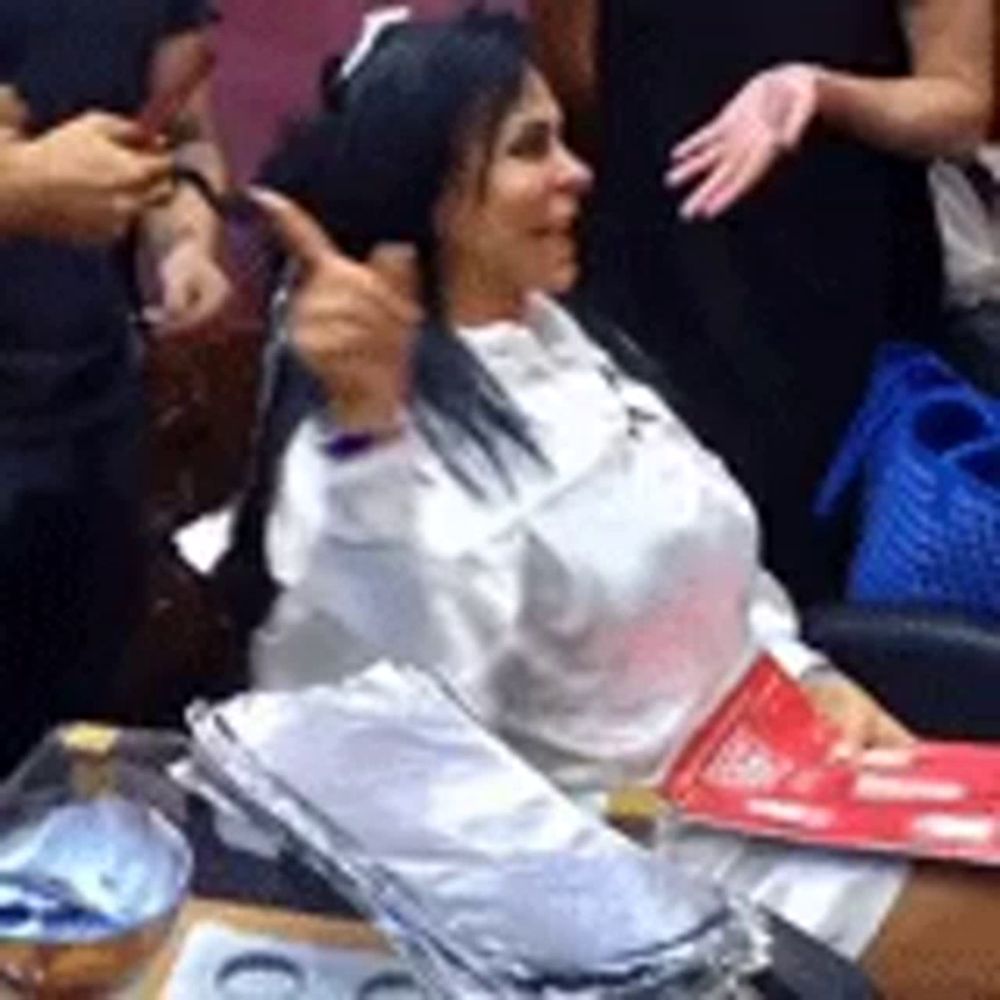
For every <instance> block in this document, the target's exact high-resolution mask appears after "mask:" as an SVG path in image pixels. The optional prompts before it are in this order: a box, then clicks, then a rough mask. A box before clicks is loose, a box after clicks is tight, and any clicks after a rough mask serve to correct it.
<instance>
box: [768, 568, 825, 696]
mask: <svg viewBox="0 0 1000 1000" xmlns="http://www.w3.org/2000/svg"><path fill="white" fill-rule="evenodd" d="M749 617H750V631H751V633H752V634H753V638H754V639H755V640H756V645H757V647H758V648H759V649H761V650H763V651H764V652H767V653H770V654H771V655H772V656H773V657H774V658H775V660H777V662H778V663H780V664H781V666H782V667H784V668H785V670H786V671H787V672H788V673H789V674H791V676H792V677H795V678H796V679H798V680H801V679H802V678H803V677H804V676H805V675H806V674H807V673H808V672H809V671H810V670H814V669H816V668H818V667H825V666H827V664H828V661H827V659H826V657H825V656H823V654H822V653H820V652H819V651H818V650H815V649H813V648H812V647H811V646H808V645H806V644H805V643H804V642H803V641H802V640H801V638H800V637H799V618H798V615H797V614H796V612H795V607H794V605H793V604H792V601H791V599H790V598H789V596H788V594H787V593H786V591H785V589H784V587H782V586H781V584H780V583H778V581H777V580H776V579H775V578H774V577H773V576H772V575H771V574H770V573H768V572H767V570H765V569H760V570H758V572H757V578H756V580H755V581H754V587H753V593H752V594H751V598H750V607H749Z"/></svg>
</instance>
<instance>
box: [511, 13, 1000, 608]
mask: <svg viewBox="0 0 1000 1000" xmlns="http://www.w3.org/2000/svg"><path fill="white" fill-rule="evenodd" d="M528 6H529V10H530V13H531V17H532V20H533V23H534V26H535V29H536V35H537V40H538V51H539V57H540V61H541V63H542V65H543V67H544V68H545V69H546V70H547V72H548V75H549V77H550V79H552V80H553V81H554V83H555V85H556V88H557V90H559V92H560V94H561V96H562V97H563V100H564V103H566V104H567V105H568V106H569V107H570V108H571V109H575V110H576V115H575V120H574V122H573V124H574V125H575V126H576V131H577V132H578V133H580V131H581V129H580V122H581V120H584V119H586V118H588V116H589V118H590V119H591V120H593V121H595V122H596V123H597V128H596V131H597V132H598V133H599V135H598V137H597V139H596V140H594V143H595V145H597V146H598V147H599V148H598V149H597V154H598V155H597V166H598V185H597V190H596V192H595V196H594V199H593V206H592V207H593V214H592V224H591V226H590V232H589V237H590V244H591V259H590V264H591V265H592V266H591V269H590V273H589V281H590V285H591V290H592V292H593V294H594V296H595V299H596V303H595V304H596V305H598V306H600V307H601V308H603V309H604V310H605V311H606V312H608V313H610V314H611V316H612V317H613V318H614V319H616V320H618V322H620V323H621V324H622V325H623V326H624V327H625V328H626V329H628V330H630V331H631V332H632V333H633V335H634V336H636V337H637V338H638V339H639V340H640V341H641V343H642V345H643V346H644V347H645V348H646V349H647V350H648V351H649V352H650V353H652V354H653V355H654V356H655V357H657V358H658V359H660V360H661V361H662V363H663V366H664V368H665V369H666V373H667V375H668V376H669V377H670V379H671V380H672V382H673V383H674V386H675V389H676V391H677V398H676V400H675V402H676V404H677V406H678V408H679V409H680V410H681V412H682V413H683V414H684V415H685V417H686V418H687V420H688V422H689V424H691V425H692V426H693V427H694V428H695V430H696V431H698V433H699V434H701V435H702V437H703V438H704V439H705V440H706V441H707V442H708V443H709V444H710V445H711V446H712V447H713V448H714V449H715V450H717V451H718V452H720V453H721V454H722V456H723V457H724V458H725V459H726V460H727V462H728V463H729V464H730V465H731V466H732V468H733V471H734V472H735V473H736V474H737V476H738V478H740V480H741V481H742V482H743V485H744V486H745V487H746V488H747V489H748V490H749V492H750V493H751V495H752V496H753V497H754V499H755V500H756V502H757V505H758V508H759V509H760V511H761V515H762V519H763V522H764V527H765V531H764V537H765V538H767V539H768V551H767V553H766V555H767V560H768V563H769V564H770V565H771V566H772V567H773V568H774V569H775V570H776V571H777V572H778V574H779V575H780V576H781V577H782V579H783V580H784V581H785V582H786V583H787V584H789V585H790V587H791V589H792V590H793V592H794V593H795V594H796V596H797V597H798V598H799V600H800V601H810V600H815V599H817V598H820V597H826V596H830V591H831V589H833V587H835V586H836V584H837V583H838V580H837V575H838V574H837V562H838V559H837V556H838V547H839V546H838V540H835V539H832V538H828V537H825V536H824V535H822V534H821V533H820V532H817V531H816V530H815V528H814V526H813V524H812V519H811V517H810V513H809V510H810V505H811V499H812V496H813V493H814V491H815V489H816V487H817V486H818V484H819V480H820V478H821V476H822V474H823V472H824V470H825V468H826V465H827V463H828V462H829V460H830V458H831V457H832V453H833V451H834V449H835V446H836V443H837V441H838V440H839V437H840V436H841V434H842V433H843V432H844V430H845V429H846V427H845V425H846V423H847V422H848V420H849V417H850V415H851V413H852V412H853V410H854V408H855V406H856V405H857V403H858V402H859V397H860V395H861V393H862V391H863V387H864V385H865V381H866V378H867V373H868V370H869V366H870V363H871V360H872V355H873V352H874V349H875V346H876V345H877V344H878V343H879V342H880V341H883V340H885V339H888V338H896V337H906V338H919V339H925V340H926V339H928V338H932V337H935V336H936V335H937V325H938V322H939V309H940V299H941V275H940V261H939V247H938V241H937V236H936V233H935V228H934V219H933V214H932V211H931V207H930V201H929V197H928V192H927V181H926V163H925V162H924V158H925V157H933V156H935V155H938V154H940V153H943V152H955V151H958V150H963V149H971V148H972V147H974V146H975V145H976V144H977V142H978V141H979V140H980V138H981V136H982V134H983V133H984V131H985V129H986V126H987V123H988V121H989V105H990V92H991V77H990V50H991V40H992V29H991V17H992V6H991V4H990V0H913V2H905V3H904V2H901V0H815V2H811V3H809V4H808V5H806V6H803V5H802V4H801V3H799V2H797V0H766V2H760V0H753V2H747V0H726V2H724V3H722V2H720V3H712V2H711V0H709V2H707V3H705V2H694V3H692V2H681V0H529V5H528Z"/></svg>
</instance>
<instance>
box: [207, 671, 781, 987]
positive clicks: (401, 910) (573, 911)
mask: <svg viewBox="0 0 1000 1000" xmlns="http://www.w3.org/2000/svg"><path fill="white" fill-rule="evenodd" d="M190 721H191V727H192V731H193V734H194V738H195V747H196V761H197V762H199V764H200V766H201V768H202V770H203V771H204V773H205V774H206V775H207V776H209V777H210V778H211V779H212V780H213V781H214V783H215V784H216V785H217V786H218V787H219V788H220V789H222V790H224V791H225V792H226V793H227V794H228V795H229V796H231V797H233V798H235V799H237V800H238V801H239V802H240V803H241V804H242V806H243V807H244V808H245V809H247V810H249V811H251V812H252V813H254V814H256V815H257V816H258V818H260V819H261V820H263V821H265V822H267V823H269V824H271V825H272V827H277V828H280V829H281V830H282V831H284V833H285V834H286V835H287V836H288V838H289V840H290V842H291V843H294V844H295V846H296V848H297V849H299V850H300V851H302V853H304V854H305V855H306V856H307V857H308V858H309V860H311V861H312V863H313V864H314V866H315V867H317V868H319V869H320V870H321V871H324V872H325V873H326V874H327V875H329V876H330V878H332V879H333V880H334V881H335V882H336V884H337V885H338V887H339V888H341V889H342V890H345V891H346V892H347V893H348V894H349V895H350V897H351V898H352V899H353V900H354V901H355V902H356V903H357V904H358V905H359V906H360V907H361V908H362V909H363V910H365V911H366V912H367V913H369V914H370V915H371V916H372V918H373V919H374V921H375V922H376V923H377V924H378V925H379V926H380V927H381V928H382V929H383V931H384V932H385V933H386V934H387V935H388V936H389V937H390V939H391V940H392V941H393V942H394V943H395V944H396V945H397V948H398V950H399V951H400V953H401V955H403V956H404V957H406V958H409V959H410V961H411V964H412V966H413V968H414V970H415V971H416V972H417V973H418V975H419V976H420V977H421V979H422V981H423V982H424V984H425V985H426V986H427V987H428V989H429V990H430V991H431V992H430V995H432V996H435V997H461V998H463V1000H465V998H469V997H498V998H499V997H503V998H507V997H510V998H521V997H542V996H544V997H552V998H558V997H563V996H565V997H570V996H573V997H577V996H588V997H590V996H593V997H602V996H614V997H631V996H635V997H640V996H656V997H660V998H668V997H672V996H677V997H681V996H694V995H697V996H705V995H712V993H713V992H716V995H719V996H725V995H727V993H726V992H717V991H718V990H725V989H728V987H727V986H726V984H728V983H732V982H735V980H736V979H737V978H738V977H739V975H740V974H741V973H742V972H743V971H745V970H747V969H754V968H759V966H760V965H761V963H762V955H763V954H764V952H765V951H766V940H765V935H764V933H763V931H762V929H761V928H762V926H763V925H762V923H761V921H760V920H759V919H758V917H757V916H756V914H754V913H752V912H751V911H749V910H748V909H747V908H745V907H742V906H740V905H738V904H735V903H733V902H732V901H731V900H729V899H727V898H726V897H725V896H724V895H723V894H722V893H721V892H720V891H719V890H717V889H716V888H714V887H712V886H708V885H706V884H703V883H700V882H696V881H694V880H692V879H691V878H690V877H688V876H687V875H685V874H684V873H683V872H682V871H680V870H679V869H678V868H676V867H674V866H672V865H670V864H669V863H668V862H666V861H664V860H663V859H659V858H656V857H655V856H654V855H653V854H651V853H650V852H647V851H646V850H644V849H642V848H640V847H638V846H636V845H633V844H632V843H631V842H629V841H628V840H626V839H625V838H624V837H622V836H621V835H619V834H618V833H616V832H615V831H613V830H612V829H610V828H609V827H607V826H606V825H605V824H603V823H602V822H601V821H600V820H599V819H597V818H595V817H592V816H590V815H588V814H587V813H585V812H583V811H582V810H580V809H578V808H577V807H576V806H575V805H574V804H573V803H572V802H571V801H570V800H569V799H567V798H566V797H565V796H563V795H562V794H561V793H560V792H559V791H558V790H557V789H555V788H554V787H553V786H552V785H551V784H550V783H549V782H548V781H547V780H546V779H545V778H544V777H543V776H542V775H540V774H539V773H538V772H536V771H535V770H533V769H532V768H531V767H529V766H528V765H527V764H526V763H524V762H523V761H522V760H521V759H520V758H518V757H517V756H516V755H515V754H513V753H512V752H511V751H510V750H509V749H508V748H507V747H506V746H505V745H504V744H503V743H502V742H500V741H499V740H498V739H496V738H495V737H494V736H493V735H492V734H490V733H489V732H488V731H487V730H486V729H484V728H483V727H482V726H481V725H479V724H478V723H477V722H476V721H475V720H474V719H473V718H472V717H471V716H469V715H468V714H467V713H466V712H465V711H464V709H463V708H461V707H460V706H459V705H458V704H457V703H456V702H455V701H454V700H452V698H451V697H450V696H449V695H448V694H447V693H446V691H445V690H444V689H443V688H442V687H441V686H440V685H439V684H437V683H436V682H435V681H434V680H433V679H432V678H430V677H429V676H428V675H427V674H426V673H423V672H421V671H418V670H415V669H411V668H407V667H397V666H395V665H393V664H390V663H385V662H383V663H379V664H377V665H375V666H373V667H371V668H369V669H368V670H367V671H365V672H364V673H362V674H359V675H357V676H356V677H354V678H352V679H350V680H349V681H347V682H345V683H343V684H340V685H336V686H325V687H317V688H312V689H309V690H306V691H296V692H271V693H251V694H247V695H242V696H239V697H237V698H235V699H233V700H231V701H229V702H227V703H225V704H223V705H221V706H218V707H214V708H209V707H201V708H199V709H196V710H194V711H193V712H192V714H191V719H190Z"/></svg>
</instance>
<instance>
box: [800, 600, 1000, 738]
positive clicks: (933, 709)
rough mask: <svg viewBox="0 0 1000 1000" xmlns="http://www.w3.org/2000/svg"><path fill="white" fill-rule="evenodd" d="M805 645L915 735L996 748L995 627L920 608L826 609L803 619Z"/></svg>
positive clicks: (998, 655) (998, 625)
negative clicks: (987, 742) (988, 743)
mask: <svg viewBox="0 0 1000 1000" xmlns="http://www.w3.org/2000/svg"><path fill="white" fill-rule="evenodd" d="M803 633H804V637H805V639H806V641H807V642H809V643H810V645H812V646H813V647H815V648H817V649H819V650H822V651H823V652H824V653H825V654H826V655H827V656H829V658H830V660H831V661H832V662H834V663H835V664H837V666H838V667H840V668H841V669H842V670H844V671H845V672H846V673H848V674H849V675H850V676H852V677H853V678H854V679H855V680H857V681H858V682H859V683H860V684H862V685H863V686H864V687H865V688H867V689H868V690H869V691H870V692H872V694H874V695H875V696H876V697H877V698H879V699H880V700H881V701H882V703H883V704H885V705H886V706H887V707H888V708H889V709H891V710H892V711H893V712H894V713H895V714H896V715H897V716H898V717H899V719H900V720H901V721H902V722H904V723H905V724H906V725H907V726H909V727H910V728H911V729H912V730H914V731H915V732H918V733H920V734H921V735H923V736H928V737H933V738H936V739H962V740H1000V622H998V621H997V620H992V621H989V620H985V619H976V618H973V617H970V616H966V615H962V614H958V613H954V612H948V611H941V610H939V609H935V608H927V607H921V606H891V607H890V606H883V605H865V604H831V605H823V606H818V607H816V608H813V609H811V610H809V611H808V612H806V614H805V615H804V617H803Z"/></svg>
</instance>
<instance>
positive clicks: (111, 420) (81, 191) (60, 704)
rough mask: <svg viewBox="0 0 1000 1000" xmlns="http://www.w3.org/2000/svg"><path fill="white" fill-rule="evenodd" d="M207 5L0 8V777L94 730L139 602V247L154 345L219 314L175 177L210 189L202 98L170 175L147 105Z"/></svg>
mask: <svg viewBox="0 0 1000 1000" xmlns="http://www.w3.org/2000/svg"><path fill="white" fill-rule="evenodd" d="M209 20H210V11H209V10H208V9H207V7H206V6H205V0H100V2H99V3H93V2H91V3H79V2H76V0H45V2H43V3H39V2H38V0H4V3H3V4H2V5H0V84H2V86H3V89H2V91H0V96H2V100H0V270H2V273H3V280H2V282H0V706H2V707H0V771H2V770H6V769H7V768H8V767H9V766H10V765H12V764H13V763H14V762H16V760H17V759H18V758H19V757H20V756H21V755H22V754H23V753H24V752H25V751H26V750H27V749H28V748H29V747H30V746H31V744H32V743H33V742H34V741H35V740H36V739H37V738H38V736H39V735H40V734H41V732H42V731H43V730H44V728H45V727H47V726H48V725H51V724H52V723H53V722H55V721H57V720H60V719H64V718H67V717H74V716H75V717H80V716H93V715H103V714H105V713H107V712H108V711H109V709H110V706H111V689H112V686H113V683H114V679H115V677H116V674H117V672H118V670H119V668H120V667H121V665H122V663H123V658H124V650H125V648H126V645H127V640H128V637H129V632H130V626H131V625H132V624H133V623H134V618H135V613H136V611H137V610H138V602H137V601H136V595H137V593H139V592H140V591H141V587H140V582H141V563H140V560H139V558H138V553H139V551H140V548H139V463H138V451H139V443H140V442H139V437H140V434H139V427H140V405H139V399H140V392H139V369H138V351H137V344H136V342H135V338H134V333H133V329H134V321H133V316H134V313H135V303H134V302H133V301H132V299H131V296H130V287H131V280H130V276H129V275H128V274H127V273H126V271H127V268H125V267H123V256H124V254H123V252H122V247H121V246H120V245H118V243H117V241H116V237H118V236H119V235H121V234H123V233H124V232H125V231H126V230H127V229H129V228H130V226H131V224H132V223H133V222H135V226H134V228H133V230H132V231H133V232H134V233H135V234H136V235H137V236H138V238H139V239H140V240H141V241H142V242H144V243H146V244H147V246H148V248H149V255H150V259H151V261H152V267H151V270H152V272H153V275H154V277H155V279H156V281H157V283H158V286H159V294H160V296H161V302H160V303H159V304H158V305H157V307H156V309H155V313H153V314H151V318H152V319H153V320H154V321H155V322H156V323H157V324H158V325H159V326H160V327H161V328H162V329H163V330H174V329H181V328H186V327H191V326H196V325H199V324H201V323H203V322H205V321H206V320H207V319H208V318H210V317H211V316H212V315H213V314H214V313H216V312H217V310H218V309H219V308H220V307H221V305H222V304H223V302H224V300H225V298H226V295H227V283H226V279H225V278H224V276H223V274H222V272H221V270H220V269H219V267H218V265H217V264H216V263H215V259H214V258H215V242H216V239H217V231H216V222H215V220H214V218H213V216H212V213H211V212H210V211H209V209H208V208H207V206H206V205H204V204H203V203H202V201H201V199H200V197H199V195H198V194H197V193H196V192H195V191H194V190H193V189H191V188H189V187H186V186H181V187H175V186H173V185H172V184H171V183H170V182H169V176H170V172H171V168H172V164H176V163H177V162H178V161H180V162H181V163H182V164H183V165H185V166H188V167H192V168H194V169H197V170H199V171H200V172H201V173H202V174H203V176H204V177H205V178H206V180H207V181H208V182H209V183H212V184H216V185H219V184H222V183H223V180H224V178H223V176H222V164H221V160H220V157H219V154H218V152H217V147H216V144H215V141H214V138H213V135H212V131H211V122H210V118H209V113H208V99H207V94H206V93H205V89H204V88H202V91H201V92H199V93H197V94H195V95H194V97H192V98H191V100H190V101H189V102H188V104H187V106H186V107H185V108H184V109H183V110H182V112H181V113H180V115H179V116H178V120H177V121H176V122H174V123H173V124H174V125H175V126H176V129H175V131H176V133H177V134H178V135H180V136H183V140H182V142H181V143H180V144H179V145H178V146H177V147H176V148H175V149H173V150H172V151H171V154H172V155H171V156H169V157H168V156H167V155H166V154H165V152H164V151H163V150H161V149H159V148H154V149H153V150H152V151H147V150H144V149H142V148H140V146H141V143H142V137H141V134H140V130H139V129H138V127H137V126H136V124H135V119H136V116H137V115H138V113H139V111H140V109H141V107H142V106H143V104H144V102H145V101H146V100H147V99H149V98H150V97H151V96H152V95H154V94H157V93H163V92H165V91H167V90H169V89H172V88H173V86H174V85H175V84H176V82H177V81H178V80H179V79H180V78H181V77H182V76H183V75H184V74H185V73H186V71H187V68H188V67H189V65H190V61H191V60H192V59H195V58H198V57H199V56H200V54H201V53H200V50H201V48H202V47H203V46H205V45H207V44H208V40H207V36H206V28H207V26H208V24H209Z"/></svg>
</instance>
